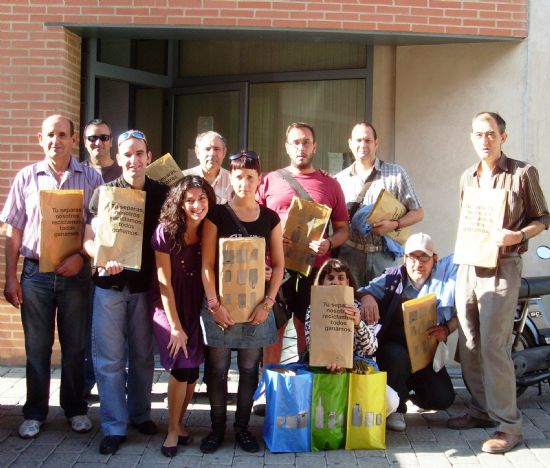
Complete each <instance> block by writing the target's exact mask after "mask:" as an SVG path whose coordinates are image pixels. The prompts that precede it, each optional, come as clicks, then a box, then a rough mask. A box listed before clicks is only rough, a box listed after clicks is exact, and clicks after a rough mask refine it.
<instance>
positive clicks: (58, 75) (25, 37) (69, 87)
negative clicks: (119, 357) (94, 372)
mask: <svg viewBox="0 0 550 468" xmlns="http://www.w3.org/2000/svg"><path fill="white" fill-rule="evenodd" d="M527 5H528V0H485V1H480V2H477V1H467V0H463V1H458V0H372V1H368V2H367V1H365V0H309V1H297V0H293V1H291V0H287V1H276V0H273V1H272V0H72V1H71V2H66V1H65V0H11V1H10V2H9V3H7V2H6V3H2V4H0V31H2V36H1V38H0V50H1V51H2V52H1V54H0V154H2V157H3V170H2V172H1V174H0V206H1V207H3V206H4V202H5V199H6V195H7V191H8V189H9V186H10V184H11V181H12V180H13V177H14V175H15V174H16V172H17V171H18V170H19V169H20V168H21V167H23V166H25V165H27V164H29V163H30V162H32V161H36V160H38V159H41V158H42V156H43V155H42V154H41V151H40V148H39V147H38V145H37V140H36V132H37V131H38V129H39V127H40V123H41V121H42V119H43V118H44V117H46V116H47V115H50V114H52V113H61V114H65V115H67V116H68V117H70V118H72V119H74V121H75V122H78V121H79V110H80V38H79V37H78V36H75V35H74V34H72V33H70V32H69V31H67V30H64V29H63V28H59V27H46V26H45V23H56V22H67V23H86V24H90V23H92V24H93V23H98V24H118V25H129V24H135V25H152V24H154V25H186V26H197V27H208V26H217V27H219V26H228V27H257V28H267V29H277V28H290V29H293V28H298V29H323V30H355V31H369V32H372V31H380V32H390V31H395V32H412V33H420V34H450V35H472V36H477V35H481V36H502V37H513V38H523V37H525V36H526V35H527V13H528V12H527V8H528V6H527ZM3 240H4V238H3V236H2V235H0V242H2V243H3ZM3 271H4V256H3V255H2V256H1V257H0V272H1V273H0V278H1V280H0V287H1V288H2V289H3V286H4V283H3V281H4V278H3ZM56 356H57V351H56ZM23 361H24V349H23V344H22V330H21V325H20V318H19V311H17V310H16V309H14V308H13V307H11V306H9V305H8V304H6V303H5V302H4V301H3V300H0V363H22V362H23Z"/></svg>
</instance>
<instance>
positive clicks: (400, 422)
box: [386, 413, 407, 432]
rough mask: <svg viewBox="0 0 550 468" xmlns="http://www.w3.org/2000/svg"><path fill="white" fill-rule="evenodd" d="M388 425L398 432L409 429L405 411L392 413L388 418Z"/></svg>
mask: <svg viewBox="0 0 550 468" xmlns="http://www.w3.org/2000/svg"><path fill="white" fill-rule="evenodd" d="M386 427H388V428H389V429H391V430H392V431H396V432H403V431H404V430H405V429H407V424H406V423H405V415H404V414H403V413H392V414H390V415H389V416H388V417H387V419H386Z"/></svg>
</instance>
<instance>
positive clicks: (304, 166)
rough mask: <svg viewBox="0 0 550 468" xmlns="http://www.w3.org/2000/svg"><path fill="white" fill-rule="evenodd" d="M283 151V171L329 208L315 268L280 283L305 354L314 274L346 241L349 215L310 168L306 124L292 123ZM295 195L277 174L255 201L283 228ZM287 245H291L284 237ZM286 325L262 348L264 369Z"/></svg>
mask: <svg viewBox="0 0 550 468" xmlns="http://www.w3.org/2000/svg"><path fill="white" fill-rule="evenodd" d="M285 147H286V152H287V154H288V157H289V158H290V166H288V167H287V168H286V170H287V171H288V172H287V174H290V176H291V177H293V178H294V180H295V181H296V182H297V183H298V184H299V185H301V186H302V188H303V189H304V190H305V192H307V194H308V195H309V196H310V197H311V199H312V200H313V201H314V202H316V203H321V204H323V205H326V206H328V207H330V208H331V209H332V213H331V216H330V221H331V223H332V234H331V235H330V237H329V236H328V234H327V233H325V236H324V238H323V239H321V240H319V241H312V242H311V243H310V244H309V247H310V249H311V250H312V251H313V252H315V254H316V255H317V257H316V260H315V264H314V268H313V269H312V271H311V272H310V274H309V276H307V277H305V276H302V275H301V274H299V273H297V272H294V271H289V272H288V273H289V278H288V279H287V280H286V281H285V282H284V283H283V285H282V286H281V290H280V295H281V298H282V299H283V300H284V302H285V303H286V305H287V307H288V308H289V310H290V311H292V313H293V315H294V327H295V328H296V335H297V338H298V353H304V352H305V351H306V338H305V329H304V322H305V314H306V311H307V307H308V305H309V302H310V290H311V285H312V283H313V281H314V279H315V276H316V275H317V271H318V269H319V267H320V266H321V265H322V264H323V262H324V261H325V260H326V259H327V258H329V257H330V252H331V250H332V249H333V248H336V247H338V246H340V245H342V244H343V243H344V242H345V241H346V239H347V238H348V213H347V209H346V203H345V200H344V194H343V192H342V189H341V188H340V185H339V184H338V182H337V181H336V180H334V179H333V178H331V177H330V176H328V175H326V174H325V173H324V172H322V171H320V170H318V169H315V167H313V157H314V155H315V152H316V151H317V144H316V142H315V131H314V130H313V127H312V126H311V125H309V124H307V123H303V122H297V123H292V124H290V125H289V126H288V128H287V130H286V144H285ZM295 195H296V191H295V190H294V188H293V187H292V186H291V185H289V182H287V181H286V180H285V179H283V177H282V176H281V174H280V172H279V171H273V172H270V173H269V174H267V175H266V176H265V177H264V178H263V179H262V182H261V184H260V187H259V188H258V200H259V202H260V203H261V204H263V205H266V206H267V207H268V208H271V209H272V210H274V211H276V212H277V214H278V215H279V216H280V218H281V221H282V223H283V225H284V223H285V222H286V219H287V215H288V209H289V208H290V203H291V201H292V197H293V196H295ZM284 242H285V243H286V244H289V243H290V240H289V239H288V238H284ZM285 329H286V324H285V325H283V326H282V327H281V328H280V329H279V330H278V339H277V342H276V343H275V344H273V345H271V346H269V347H267V348H265V349H264V359H263V360H264V366H265V365H266V364H270V363H278V362H279V361H280V359H281V349H282V342H283V335H284V331H285Z"/></svg>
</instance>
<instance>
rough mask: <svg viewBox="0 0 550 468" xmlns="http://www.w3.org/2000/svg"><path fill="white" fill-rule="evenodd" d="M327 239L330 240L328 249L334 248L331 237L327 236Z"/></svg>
mask: <svg viewBox="0 0 550 468" xmlns="http://www.w3.org/2000/svg"><path fill="white" fill-rule="evenodd" d="M327 240H328V249H329V250H332V240H331V239H330V237H327Z"/></svg>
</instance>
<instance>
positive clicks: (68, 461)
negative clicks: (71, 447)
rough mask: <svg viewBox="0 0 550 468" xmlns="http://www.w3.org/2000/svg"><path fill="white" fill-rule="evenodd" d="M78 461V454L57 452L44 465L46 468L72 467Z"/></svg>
mask: <svg viewBox="0 0 550 468" xmlns="http://www.w3.org/2000/svg"><path fill="white" fill-rule="evenodd" d="M77 459H78V453H60V452H58V451H57V450H55V451H54V452H53V453H52V454H51V455H50V456H49V457H48V458H46V460H45V461H44V463H43V464H42V466H43V467H44V468H60V467H65V466H72V465H74V464H75V463H76V461H77Z"/></svg>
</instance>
